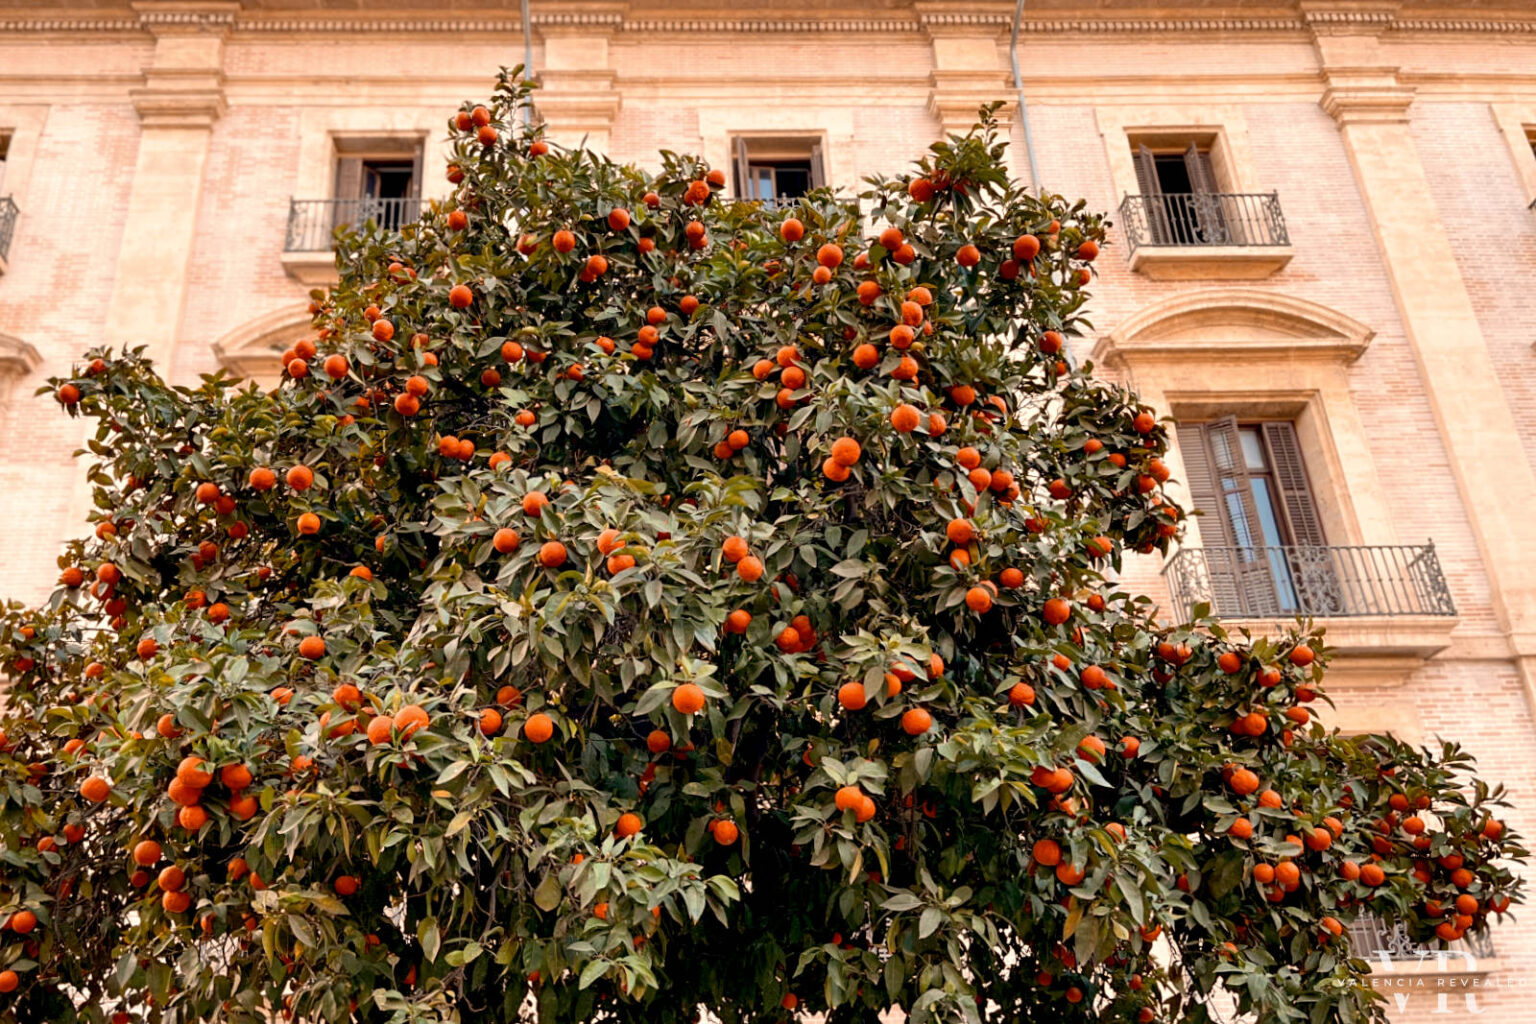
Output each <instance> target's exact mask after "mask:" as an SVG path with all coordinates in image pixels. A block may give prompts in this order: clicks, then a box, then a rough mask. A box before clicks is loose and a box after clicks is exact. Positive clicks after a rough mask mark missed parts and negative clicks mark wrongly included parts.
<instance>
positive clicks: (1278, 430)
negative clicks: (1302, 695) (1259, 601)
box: [1263, 422, 1374, 615]
mask: <svg viewBox="0 0 1536 1024" xmlns="http://www.w3.org/2000/svg"><path fill="white" fill-rule="evenodd" d="M1263 434H1264V447H1265V450H1266V454H1267V455H1268V456H1269V464H1270V466H1271V467H1272V468H1273V470H1274V474H1275V488H1276V490H1278V491H1279V492H1280V493H1279V495H1278V497H1279V504H1280V514H1281V516H1282V517H1283V519H1284V524H1285V529H1286V532H1287V533H1288V534H1289V535H1290V543H1291V544H1292V545H1293V546H1292V547H1290V548H1287V549H1286V559H1285V567H1286V568H1285V571H1286V572H1287V573H1288V574H1289V577H1290V584H1291V587H1292V589H1293V590H1294V591H1295V594H1296V601H1297V603H1298V604H1299V606H1300V607H1299V608H1298V609H1297V611H1299V612H1300V613H1301V614H1304V615H1337V614H1340V613H1342V612H1345V611H1350V610H1353V611H1354V612H1356V613H1357V614H1358V613H1361V612H1366V613H1369V612H1370V611H1371V610H1372V609H1371V602H1372V594H1373V592H1374V588H1371V587H1368V586H1362V585H1361V584H1362V580H1361V574H1360V572H1359V571H1358V567H1356V566H1355V564H1354V563H1353V562H1351V561H1350V560H1349V553H1348V551H1347V549H1335V548H1330V547H1328V546H1327V544H1328V541H1327V538H1325V537H1324V535H1323V522H1322V517H1321V516H1320V515H1318V511H1317V501H1316V498H1315V497H1314V495H1313V491H1312V485H1311V483H1310V482H1309V481H1308V480H1307V466H1306V462H1305V461H1304V460H1303V459H1302V457H1301V444H1300V443H1299V442H1298V441H1297V439H1296V428H1295V426H1294V425H1293V424H1291V423H1287V422H1272V423H1265V424H1264V425H1263Z"/></svg>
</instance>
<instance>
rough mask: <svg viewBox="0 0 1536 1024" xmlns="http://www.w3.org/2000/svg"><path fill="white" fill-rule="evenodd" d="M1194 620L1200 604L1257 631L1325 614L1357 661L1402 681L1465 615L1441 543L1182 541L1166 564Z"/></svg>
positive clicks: (1338, 643) (1339, 644) (1178, 599)
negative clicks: (1459, 614) (1197, 544)
mask: <svg viewBox="0 0 1536 1024" xmlns="http://www.w3.org/2000/svg"><path fill="white" fill-rule="evenodd" d="M1163 576H1164V578H1165V579H1166V581H1167V583H1168V591H1169V595H1170V596H1171V597H1172V599H1173V606H1174V608H1175V609H1176V610H1177V612H1178V614H1179V615H1180V616H1181V617H1182V618H1183V619H1184V620H1188V619H1190V618H1191V617H1192V616H1193V612H1194V608H1195V606H1196V605H1198V604H1205V605H1208V606H1209V607H1210V609H1211V611H1212V612H1214V613H1215V614H1216V615H1218V616H1219V617H1221V618H1222V619H1224V620H1229V622H1235V624H1237V625H1241V626H1244V627H1246V628H1249V629H1250V630H1252V631H1253V632H1260V633H1262V632H1271V631H1273V630H1275V629H1278V628H1283V627H1284V625H1285V624H1286V623H1288V622H1294V620H1295V619H1297V618H1298V617H1299V618H1303V619H1322V620H1326V621H1325V622H1324V623H1323V624H1324V625H1326V626H1327V629H1328V643H1329V645H1330V646H1332V647H1335V648H1337V650H1338V652H1339V653H1340V654H1342V655H1345V656H1346V657H1353V658H1354V665H1353V667H1354V668H1356V669H1362V670H1369V672H1371V673H1373V674H1375V675H1378V676H1379V675H1380V674H1381V673H1382V672H1383V671H1385V672H1386V674H1387V676H1389V677H1393V678H1399V677H1401V676H1402V674H1403V673H1405V672H1407V671H1411V670H1412V669H1413V668H1416V667H1417V666H1418V665H1419V664H1422V662H1423V661H1424V660H1425V659H1427V658H1430V657H1432V656H1434V655H1435V654H1438V653H1439V652H1440V651H1442V650H1444V649H1445V648H1446V647H1448V646H1450V642H1451V640H1450V634H1451V630H1452V629H1453V628H1454V627H1455V626H1456V625H1457V623H1458V622H1459V621H1460V620H1458V619H1457V618H1456V604H1455V602H1454V601H1453V600H1452V598H1451V591H1450V587H1449V585H1448V584H1447V583H1446V579H1445V573H1444V572H1443V571H1442V570H1441V568H1440V559H1439V557H1438V556H1437V555H1436V554H1435V546H1434V544H1432V543H1431V544H1420V545H1391V546H1388V545H1378V546H1372V547H1364V546H1360V547H1206V548H1182V549H1180V550H1179V551H1178V552H1177V553H1176V554H1174V556H1173V557H1172V558H1170V559H1169V560H1168V563H1167V564H1166V565H1165V566H1164V567H1163Z"/></svg>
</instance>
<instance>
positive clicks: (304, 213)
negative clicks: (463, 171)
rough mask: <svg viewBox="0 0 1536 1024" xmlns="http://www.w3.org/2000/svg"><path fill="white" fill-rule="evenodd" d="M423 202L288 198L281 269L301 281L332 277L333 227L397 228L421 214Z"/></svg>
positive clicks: (326, 280)
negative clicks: (368, 225)
mask: <svg viewBox="0 0 1536 1024" xmlns="http://www.w3.org/2000/svg"><path fill="white" fill-rule="evenodd" d="M423 207H424V202H423V200H421V199H417V198H406V199H371V198H364V199H290V200H289V201H288V232H287V235H286V236H285V237H284V239H283V257H282V258H283V269H285V270H286V271H288V275H289V276H290V277H292V278H294V279H296V280H299V281H302V282H304V283H305V284H328V283H330V282H332V281H334V280H335V279H336V261H335V259H334V258H333V256H332V254H331V242H332V239H333V237H334V235H335V232H336V229H337V228H341V227H354V226H359V225H362V224H367V223H370V222H371V223H374V224H377V225H378V226H379V227H382V228H387V229H390V230H399V229H400V228H402V227H404V226H405V225H406V224H409V223H411V222H413V221H415V220H416V219H417V218H418V217H420V216H421V211H422V209H423Z"/></svg>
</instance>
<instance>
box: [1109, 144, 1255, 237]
mask: <svg viewBox="0 0 1536 1024" xmlns="http://www.w3.org/2000/svg"><path fill="white" fill-rule="evenodd" d="M1131 147H1132V149H1133V150H1134V152H1135V158H1136V183H1137V186H1138V187H1139V189H1140V191H1141V195H1142V196H1143V203H1144V205H1145V209H1146V215H1147V228H1148V231H1149V232H1150V234H1151V242H1152V244H1154V245H1226V244H1229V242H1230V241H1231V240H1232V230H1233V227H1234V224H1233V221H1234V218H1233V217H1231V216H1229V212H1230V211H1228V210H1227V209H1226V208H1225V206H1226V203H1227V200H1226V199H1224V196H1223V194H1224V192H1227V191H1230V190H1224V189H1223V188H1222V187H1221V183H1220V179H1219V176H1218V173H1217V166H1216V160H1215V158H1214V156H1213V150H1214V148H1215V136H1213V135H1203V136H1141V137H1133V138H1132V139H1131Z"/></svg>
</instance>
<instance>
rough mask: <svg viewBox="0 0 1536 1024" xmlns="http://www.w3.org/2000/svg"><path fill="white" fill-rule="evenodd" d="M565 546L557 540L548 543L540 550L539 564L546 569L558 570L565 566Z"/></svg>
mask: <svg viewBox="0 0 1536 1024" xmlns="http://www.w3.org/2000/svg"><path fill="white" fill-rule="evenodd" d="M565 555H566V552H565V545H564V544H562V543H560V542H559V541H557V540H551V541H546V542H545V543H544V544H543V545H542V546H541V547H540V548H539V564H540V565H542V566H544V568H546V569H558V568H560V566H562V565H564V564H565Z"/></svg>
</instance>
